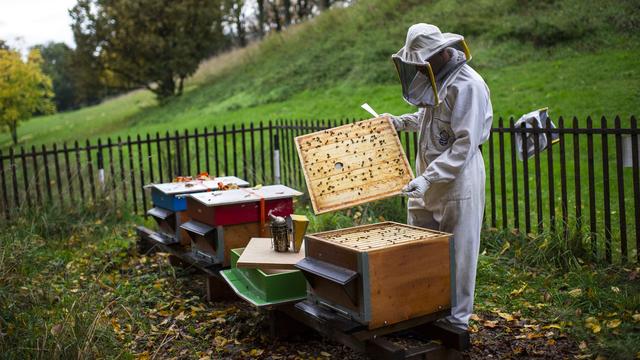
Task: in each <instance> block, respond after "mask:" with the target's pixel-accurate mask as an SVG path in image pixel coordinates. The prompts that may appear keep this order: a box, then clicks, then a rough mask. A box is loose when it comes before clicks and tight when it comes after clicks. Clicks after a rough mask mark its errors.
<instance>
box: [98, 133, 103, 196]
mask: <svg viewBox="0 0 640 360" xmlns="http://www.w3.org/2000/svg"><path fill="white" fill-rule="evenodd" d="M97 156H98V182H99V183H100V190H102V191H104V157H103V155H102V140H100V139H98V154H97Z"/></svg>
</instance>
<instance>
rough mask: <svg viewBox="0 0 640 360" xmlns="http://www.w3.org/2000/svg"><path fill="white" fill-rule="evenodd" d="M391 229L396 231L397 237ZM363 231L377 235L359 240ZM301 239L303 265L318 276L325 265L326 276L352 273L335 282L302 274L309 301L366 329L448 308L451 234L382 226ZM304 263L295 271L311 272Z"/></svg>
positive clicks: (333, 232)
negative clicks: (346, 277)
mask: <svg viewBox="0 0 640 360" xmlns="http://www.w3.org/2000/svg"><path fill="white" fill-rule="evenodd" d="M385 229H386V230H387V232H386V233H385V232H384V230H385ZM389 230H391V231H389ZM399 230H403V231H399ZM393 231H399V232H398V234H396V235H397V236H395V237H394V236H393V234H391V232H393ZM367 233H376V234H377V235H376V236H368V237H367V236H364V237H362V238H360V237H361V236H362V234H367ZM405 235H406V236H407V237H405ZM385 236H386V237H387V238H386V239H384V238H383V237H385ZM305 239H306V240H305V255H306V258H305V260H304V261H305V262H306V263H307V264H309V265H311V267H313V266H316V269H320V272H322V269H321V268H322V267H324V268H325V269H327V271H328V272H327V273H330V272H331V271H333V272H334V273H336V271H340V272H342V273H344V274H351V278H350V279H351V280H349V281H348V282H347V281H344V283H343V284H338V283H337V282H335V281H332V280H330V279H329V277H323V275H320V278H318V277H316V278H315V279H313V274H311V275H309V274H308V273H305V276H308V279H309V276H311V278H312V279H311V281H310V284H311V288H310V289H309V298H310V299H312V300H314V301H318V302H321V303H324V304H328V305H330V306H331V307H333V308H335V309H338V310H339V311H341V312H344V313H347V314H348V315H349V316H350V317H351V318H353V319H355V320H357V321H358V322H360V323H363V324H367V325H368V327H369V328H370V329H374V328H378V327H381V326H386V325H391V324H394V323H398V322H402V321H405V320H409V319H412V318H415V317H419V316H423V315H427V314H432V313H436V312H440V311H442V310H446V309H448V308H449V307H450V306H451V299H452V296H453V295H454V294H453V293H452V291H451V290H452V288H453V287H452V286H451V279H452V278H453V276H455V275H454V266H453V263H452V262H453V259H452V257H451V252H450V245H451V234H447V233H443V232H440V231H435V230H428V229H423V228H419V227H415V226H410V225H404V224H399V223H395V222H383V223H378V224H372V225H362V226H357V227H353V228H347V229H340V230H332V231H326V232H321V233H316V234H311V235H307V236H306V237H305ZM302 263H303V262H300V263H298V264H296V267H298V268H300V269H301V270H303V271H305V270H307V271H308V269H311V267H309V266H306V268H305V264H302ZM301 264H302V265H303V266H302V267H301V266H300V265H301ZM332 269H333V270H332ZM316 274H318V273H316ZM355 274H357V276H356V275H355Z"/></svg>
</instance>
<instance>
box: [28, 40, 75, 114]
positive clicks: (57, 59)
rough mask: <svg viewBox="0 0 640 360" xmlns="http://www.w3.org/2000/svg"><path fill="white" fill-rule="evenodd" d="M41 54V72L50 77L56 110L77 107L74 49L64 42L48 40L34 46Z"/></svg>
mask: <svg viewBox="0 0 640 360" xmlns="http://www.w3.org/2000/svg"><path fill="white" fill-rule="evenodd" d="M35 48H36V49H38V50H39V51H40V54H41V55H42V72H43V73H45V74H46V75H47V76H49V77H50V78H51V82H52V85H53V92H54V93H55V97H54V99H53V100H54V101H55V103H56V108H57V109H58V111H65V110H69V109H73V108H76V107H78V105H80V104H79V101H78V99H77V94H78V93H79V91H78V90H80V89H78V88H77V86H76V84H75V79H74V74H75V73H74V67H73V56H74V51H73V49H71V48H70V47H69V46H67V44H65V43H54V42H49V43H47V44H44V45H39V46H36V47H35Z"/></svg>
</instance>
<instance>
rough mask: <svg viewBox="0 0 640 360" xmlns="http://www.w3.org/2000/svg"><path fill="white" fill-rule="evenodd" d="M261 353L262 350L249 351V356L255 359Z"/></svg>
mask: <svg viewBox="0 0 640 360" xmlns="http://www.w3.org/2000/svg"><path fill="white" fill-rule="evenodd" d="M263 352H264V350H262V349H251V351H249V356H253V357H257V356H260V355H262V353H263Z"/></svg>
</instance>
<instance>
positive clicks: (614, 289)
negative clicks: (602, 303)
mask: <svg viewBox="0 0 640 360" xmlns="http://www.w3.org/2000/svg"><path fill="white" fill-rule="evenodd" d="M611 291H613V292H614V293H616V294H617V293H619V292H620V288H619V287H617V286H612V287H611Z"/></svg>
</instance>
